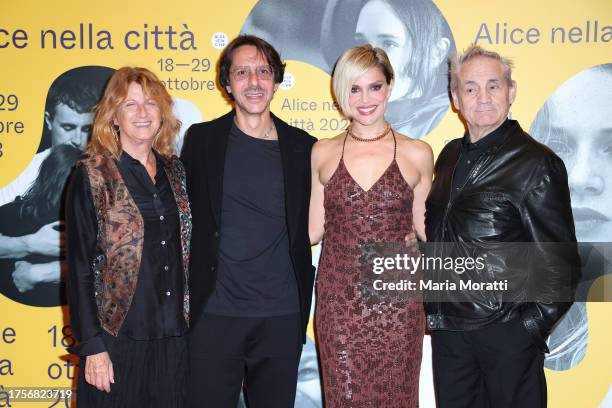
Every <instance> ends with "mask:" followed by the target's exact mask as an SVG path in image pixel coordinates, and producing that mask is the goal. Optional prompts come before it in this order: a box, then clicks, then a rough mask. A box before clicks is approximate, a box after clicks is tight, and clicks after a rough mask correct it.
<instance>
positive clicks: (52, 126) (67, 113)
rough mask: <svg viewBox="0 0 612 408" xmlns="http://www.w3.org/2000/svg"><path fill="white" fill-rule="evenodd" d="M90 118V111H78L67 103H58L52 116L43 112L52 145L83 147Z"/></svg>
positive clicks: (89, 125)
mask: <svg viewBox="0 0 612 408" xmlns="http://www.w3.org/2000/svg"><path fill="white" fill-rule="evenodd" d="M92 120H93V117H92V114H91V113H79V112H77V111H76V110H74V109H72V108H70V107H69V106H68V105H64V104H63V103H60V104H58V105H57V106H56V107H55V111H54V114H53V116H51V115H50V114H49V113H48V112H46V113H45V123H46V124H47V128H48V129H49V132H50V133H51V144H52V146H59V145H63V144H67V145H72V146H74V147H77V148H79V149H84V148H85V145H87V139H88V138H89V134H90V132H91V122H92Z"/></svg>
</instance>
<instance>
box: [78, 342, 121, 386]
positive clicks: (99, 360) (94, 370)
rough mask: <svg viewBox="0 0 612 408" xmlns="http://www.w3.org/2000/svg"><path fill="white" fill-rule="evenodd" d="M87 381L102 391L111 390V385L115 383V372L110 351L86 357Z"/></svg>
mask: <svg viewBox="0 0 612 408" xmlns="http://www.w3.org/2000/svg"><path fill="white" fill-rule="evenodd" d="M85 381H87V382H88V383H89V384H91V385H93V386H94V387H96V388H97V389H98V390H100V391H106V392H110V385H111V384H114V383H115V373H114V372H113V363H112V362H111V360H110V357H109V355H108V352H106V351H103V352H102V353H98V354H92V355H90V356H87V357H86V359H85Z"/></svg>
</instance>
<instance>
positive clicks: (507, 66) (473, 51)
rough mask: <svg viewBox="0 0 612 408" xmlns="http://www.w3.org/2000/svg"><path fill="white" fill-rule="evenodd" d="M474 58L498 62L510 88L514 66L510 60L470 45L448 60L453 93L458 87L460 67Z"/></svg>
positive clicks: (478, 46)
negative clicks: (461, 52)
mask: <svg viewBox="0 0 612 408" xmlns="http://www.w3.org/2000/svg"><path fill="white" fill-rule="evenodd" d="M476 57H484V58H491V59H494V60H495V61H499V63H500V64H501V65H502V68H503V70H504V77H505V79H506V82H507V83H508V86H512V67H513V66H514V63H513V62H512V61H511V60H510V59H508V58H504V57H502V56H501V55H499V54H498V53H496V52H495V51H487V50H485V49H484V48H482V47H481V46H480V45H476V44H472V45H470V46H469V47H468V48H467V49H466V50H465V51H463V54H455V55H453V57H452V58H451V59H450V69H449V74H450V89H451V91H453V92H454V91H455V90H456V89H457V86H458V85H459V71H460V70H461V66H462V65H463V64H464V63H466V62H468V61H469V60H471V59H474V58H476Z"/></svg>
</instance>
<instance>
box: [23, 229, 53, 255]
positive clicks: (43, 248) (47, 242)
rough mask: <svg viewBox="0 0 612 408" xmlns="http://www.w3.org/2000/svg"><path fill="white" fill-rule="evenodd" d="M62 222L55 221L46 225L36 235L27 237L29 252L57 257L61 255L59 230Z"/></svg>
mask: <svg viewBox="0 0 612 408" xmlns="http://www.w3.org/2000/svg"><path fill="white" fill-rule="evenodd" d="M59 225H60V222H59V221H55V222H52V223H50V224H47V225H44V226H43V227H41V228H40V229H39V230H38V231H36V232H35V233H34V234H31V235H27V236H26V237H25V239H26V243H27V245H28V252H29V253H31V254H41V255H55V256H59V254H60V249H61V247H60V232H59V231H58V230H57V227H59Z"/></svg>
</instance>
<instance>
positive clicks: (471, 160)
mask: <svg viewBox="0 0 612 408" xmlns="http://www.w3.org/2000/svg"><path fill="white" fill-rule="evenodd" d="M512 123H515V121H513V120H509V119H506V120H505V121H504V122H503V123H502V124H501V125H500V126H499V127H498V128H497V129H495V130H494V131H492V132H491V133H489V134H488V135H486V136H485V137H483V138H482V139H480V140H478V141H477V142H476V143H472V142H470V134H469V133H468V132H466V134H465V136H463V140H461V156H460V157H459V161H457V166H456V167H455V172H454V174H453V190H452V192H451V193H452V194H451V195H452V196H453V197H454V196H455V195H456V194H457V193H458V192H459V191H460V190H461V188H462V187H463V185H464V184H465V182H466V181H467V178H468V176H469V174H470V172H471V171H472V169H473V168H474V165H475V164H476V162H477V161H478V158H479V157H480V156H481V155H482V154H483V153H484V152H486V151H487V150H488V149H489V148H491V147H493V146H497V145H499V144H501V143H502V142H503V140H504V136H505V134H506V131H507V130H508V129H509V128H510V127H511V126H512Z"/></svg>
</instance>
